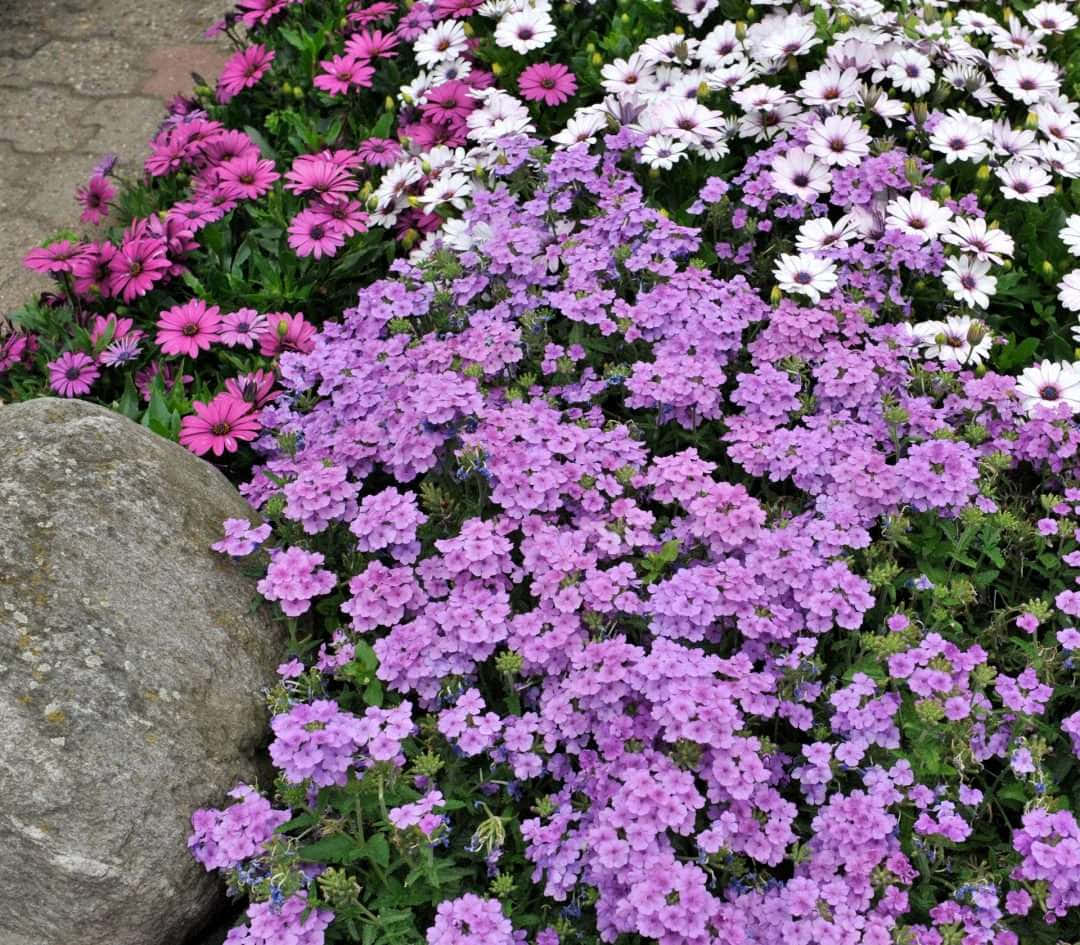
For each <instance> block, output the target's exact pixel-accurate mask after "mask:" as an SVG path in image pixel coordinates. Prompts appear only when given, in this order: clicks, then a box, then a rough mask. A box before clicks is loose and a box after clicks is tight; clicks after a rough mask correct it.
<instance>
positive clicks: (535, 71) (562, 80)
mask: <svg viewBox="0 0 1080 945" xmlns="http://www.w3.org/2000/svg"><path fill="white" fill-rule="evenodd" d="M518 89H519V90H520V91H521V97H522V98H524V99H525V100H526V101H527V102H543V103H544V104H545V105H550V106H555V105H561V104H562V103H563V102H565V101H567V100H568V99H569V98H570V96H571V95H573V94H574V93H575V92H576V91H577V79H575V78H574V74H573V73H572V72H571V71H570V70H569V69H567V68H566V66H564V65H562V64H561V63H558V62H538V63H536V65H532V66H529V68H528V69H526V70H525V71H524V72H522V73H521V75H520V77H519V78H518Z"/></svg>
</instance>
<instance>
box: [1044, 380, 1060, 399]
mask: <svg viewBox="0 0 1080 945" xmlns="http://www.w3.org/2000/svg"><path fill="white" fill-rule="evenodd" d="M1039 396H1040V397H1041V398H1042V399H1043V400H1057V399H1058V397H1059V396H1060V394H1059V393H1058V389H1057V388H1056V387H1054V386H1053V385H1052V384H1047V385H1046V386H1045V387H1040V388H1039Z"/></svg>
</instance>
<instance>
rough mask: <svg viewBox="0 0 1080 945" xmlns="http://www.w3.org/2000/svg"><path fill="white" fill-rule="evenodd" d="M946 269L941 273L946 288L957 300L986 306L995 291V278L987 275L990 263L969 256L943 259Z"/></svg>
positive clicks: (979, 306) (982, 306)
mask: <svg viewBox="0 0 1080 945" xmlns="http://www.w3.org/2000/svg"><path fill="white" fill-rule="evenodd" d="M945 265H946V266H947V267H948V271H947V272H945V273H943V274H942V277H941V278H942V280H943V281H944V283H945V286H946V288H947V289H948V290H949V291H950V292H951V293H952V295H953V298H954V299H956V300H957V301H958V302H965V303H966V304H968V305H972V306H977V307H978V308H986V307H987V306H988V305H989V304H990V296H991V295H993V294H994V293H995V292H996V291H997V279H995V278H994V277H993V276H991V275H988V273H989V272H990V263H988V262H984V261H983V260H981V259H975V258H973V257H971V256H961V257H960V258H959V259H957V258H951V259H947V260H945Z"/></svg>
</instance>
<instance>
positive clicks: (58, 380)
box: [48, 351, 101, 397]
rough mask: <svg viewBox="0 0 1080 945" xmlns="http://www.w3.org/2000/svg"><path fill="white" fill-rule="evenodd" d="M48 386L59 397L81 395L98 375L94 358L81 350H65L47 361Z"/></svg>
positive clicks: (87, 390)
mask: <svg viewBox="0 0 1080 945" xmlns="http://www.w3.org/2000/svg"><path fill="white" fill-rule="evenodd" d="M48 368H49V386H50V387H51V388H52V389H53V390H54V391H55V392H56V393H58V394H59V395H60V396H61V397H82V396H83V394H89V393H90V385H91V384H93V383H94V381H96V380H97V379H98V378H99V377H100V376H101V374H100V372H99V371H98V369H97V365H96V364H94V359H93V358H92V357H90V355H88V354H83V353H82V352H81V351H65V352H64V353H63V354H62V355H60V357H58V358H57V359H56V360H55V361H50V362H49V363H48Z"/></svg>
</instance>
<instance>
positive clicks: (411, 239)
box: [401, 227, 420, 249]
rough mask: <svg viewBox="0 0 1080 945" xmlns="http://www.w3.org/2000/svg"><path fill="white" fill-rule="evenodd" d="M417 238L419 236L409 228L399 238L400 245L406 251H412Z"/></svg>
mask: <svg viewBox="0 0 1080 945" xmlns="http://www.w3.org/2000/svg"><path fill="white" fill-rule="evenodd" d="M419 238H420V234H419V233H418V232H417V231H416V230H414V229H413V228H412V227H409V229H407V230H406V231H405V232H404V233H403V234H402V236H401V245H402V246H404V247H405V248H406V249H412V248H413V246H414V245H415V243H416V241H417V239H419Z"/></svg>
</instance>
